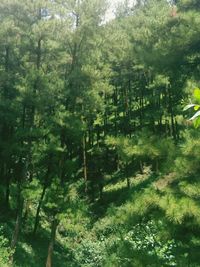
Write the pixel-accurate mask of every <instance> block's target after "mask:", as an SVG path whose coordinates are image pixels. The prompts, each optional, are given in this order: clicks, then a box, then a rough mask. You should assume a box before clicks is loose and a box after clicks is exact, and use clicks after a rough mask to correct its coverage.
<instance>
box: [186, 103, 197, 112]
mask: <svg viewBox="0 0 200 267" xmlns="http://www.w3.org/2000/svg"><path fill="white" fill-rule="evenodd" d="M195 106H196V105H195V104H188V105H187V106H185V107H184V109H183V111H186V110H188V109H189V108H192V107H195Z"/></svg>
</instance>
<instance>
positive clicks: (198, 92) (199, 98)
mask: <svg viewBox="0 0 200 267" xmlns="http://www.w3.org/2000/svg"><path fill="white" fill-rule="evenodd" d="M194 97H195V99H196V100H197V101H200V89H199V88H196V89H195V90H194Z"/></svg>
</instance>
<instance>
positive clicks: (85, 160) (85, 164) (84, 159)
mask: <svg viewBox="0 0 200 267" xmlns="http://www.w3.org/2000/svg"><path fill="white" fill-rule="evenodd" d="M83 173H84V180H85V193H87V191H88V187H87V180H88V178H87V157H86V138H85V134H84V136H83Z"/></svg>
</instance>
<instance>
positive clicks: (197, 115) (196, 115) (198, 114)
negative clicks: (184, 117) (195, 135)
mask: <svg viewBox="0 0 200 267" xmlns="http://www.w3.org/2000/svg"><path fill="white" fill-rule="evenodd" d="M199 116H200V110H199V111H197V112H196V113H195V114H194V116H192V118H190V121H192V120H194V119H196V118H197V117H199Z"/></svg>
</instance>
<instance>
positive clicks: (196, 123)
mask: <svg viewBox="0 0 200 267" xmlns="http://www.w3.org/2000/svg"><path fill="white" fill-rule="evenodd" d="M199 126H200V117H198V118H197V119H196V120H195V121H194V127H195V128H198V127H199Z"/></svg>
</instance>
